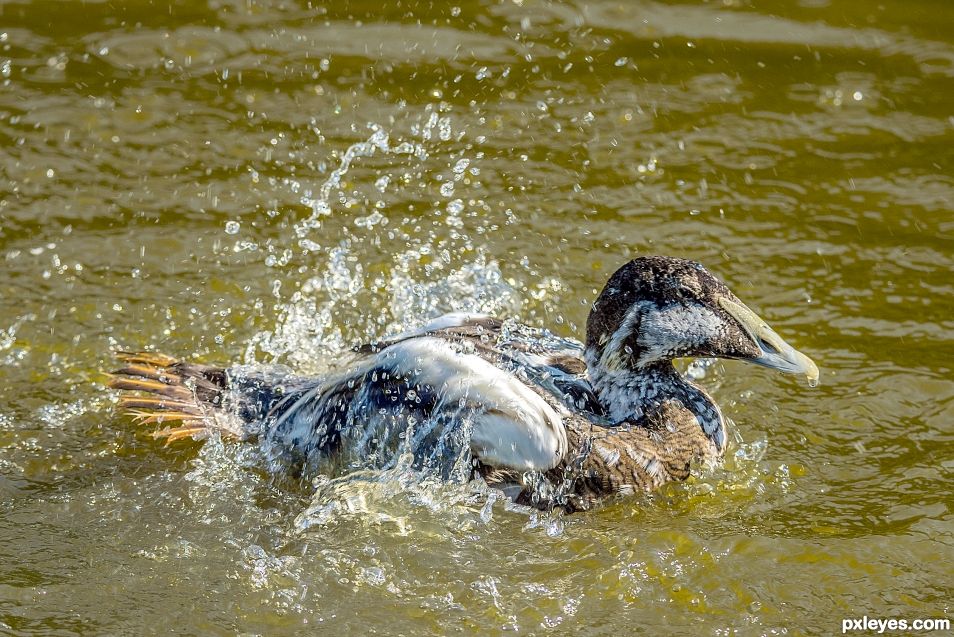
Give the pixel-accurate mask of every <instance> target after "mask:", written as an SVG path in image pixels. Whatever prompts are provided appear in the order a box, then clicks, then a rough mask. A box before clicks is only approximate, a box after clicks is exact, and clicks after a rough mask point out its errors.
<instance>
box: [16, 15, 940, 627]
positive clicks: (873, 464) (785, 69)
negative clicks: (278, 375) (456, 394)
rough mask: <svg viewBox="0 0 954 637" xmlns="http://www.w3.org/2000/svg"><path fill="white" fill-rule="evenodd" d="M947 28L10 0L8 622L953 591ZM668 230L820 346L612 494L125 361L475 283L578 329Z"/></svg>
mask: <svg viewBox="0 0 954 637" xmlns="http://www.w3.org/2000/svg"><path fill="white" fill-rule="evenodd" d="M952 34H954V9H951V8H949V7H948V6H947V5H945V4H938V3H931V2H928V1H927V0H916V1H914V2H883V3H880V4H871V3H868V2H839V3H837V4H835V3H832V4H830V5H829V4H828V3H826V2H781V1H780V2H774V3H771V5H764V3H763V4H759V5H754V6H750V5H747V4H744V3H737V2H722V3H715V2H709V3H702V4H699V5H696V4H675V3H674V4H663V3H653V2H639V3H633V4H622V3H614V2H600V1H597V2H588V3H585V4H584V3H564V4H560V5H550V4H545V3H537V2H530V1H529V0H524V1H523V2H513V1H507V2H483V3H473V2H458V3H453V4H447V5H443V4H440V3H436V4H435V5H434V6H432V7H418V6H417V5H416V3H415V4H397V3H395V4H393V5H391V6H389V7H384V8H382V7H381V6H380V3H358V2H352V3H333V4H332V5H331V6H328V7H316V6H314V5H308V4H306V3H287V2H285V3H279V2H275V3H270V2H240V3H229V2H218V1H216V2H209V3H208V4H204V5H203V4H195V3H178V4H161V5H157V4H154V3H138V2H136V3H124V4H120V5H116V4H98V3H78V2H75V3H74V2H61V3H56V4H53V3H45V2H35V3H17V2H13V3H6V4H4V5H3V6H2V8H0V136H2V139H3V150H2V151H0V168H2V174H3V181H2V182H0V183H2V184H3V185H2V190H0V261H2V264H3V273H4V276H3V277H0V362H2V367H0V369H2V372H0V373H2V379H3V382H2V383H0V494H2V498H0V630H3V631H7V632H12V633H15V634H76V633H83V634H117V633H123V634H138V633H142V632H152V631H155V630H156V627H157V626H163V627H165V626H174V627H175V629H176V630H178V631H179V632H181V633H183V634H197V633H201V634H234V633H236V632H242V633H247V634H269V635H274V634H314V633H316V632H332V631H334V632H335V633H342V631H348V632H353V633H355V634H374V633H377V634H396V633H403V634H446V633H450V632H465V633H467V632H476V631H480V632H486V633H490V634H497V633H501V632H505V631H517V632H520V633H533V634H550V633H553V634H565V633H574V634H605V633H609V632H613V633H618V634H632V633H637V634H638V633H646V634H659V633H668V632H672V631H673V630H676V631H677V632H680V633H682V634H720V635H722V634H732V633H733V632H734V633H737V634H744V635H748V634H752V635H756V634H757V635H761V634H785V633H787V634H816V633H823V634H824V633H832V632H835V631H838V630H839V629H840V625H841V619H843V618H848V617H860V616H862V615H868V616H869V617H884V618H889V617H899V618H905V617H906V618H916V617H942V616H950V615H951V613H952V609H951V607H950V600H951V599H952V598H954V595H952V592H954V582H952V579H951V577H950V563H951V559H952V557H954V550H952V545H954V525H952V513H951V507H952V498H951V490H950V484H951V479H952V471H954V465H952V461H951V457H952V455H954V454H952V452H954V436H952V432H954V430H952V425H951V423H952V422H954V378H952V374H951V367H950V350H951V342H952V333H954V323H952V320H951V316H952V315H954V312H952V310H954V302H952V300H951V299H954V294H952V292H954V288H952V283H951V276H950V273H951V271H952V265H954V263H952V262H954V249H952V248H954V216H952V213H951V201H952V195H954V181H952V178H951V174H952V168H954V161H952V160H954V156H952V155H954V151H952V150H951V149H952V148H954V144H952V141H954V139H952V137H954V135H952V127H954V120H952V119H951V111H950V103H949V102H950V100H949V96H950V86H951V78H952V75H954V35H952ZM647 253H664V254H671V255H676V256H685V257H691V258H694V259H698V260H700V261H703V262H704V263H705V264H706V265H707V266H709V267H710V269H712V270H713V271H714V272H716V273H718V274H719V275H720V276H721V277H722V278H724V279H725V280H726V281H727V282H728V283H729V284H730V286H731V287H732V288H733V290H734V291H735V292H736V293H737V294H738V295H739V296H740V297H742V298H743V299H745V300H746V301H748V302H749V303H750V304H751V305H752V306H753V307H754V308H756V309H757V310H759V312H760V313H761V314H762V316H763V317H764V318H766V319H767V320H768V322H769V323H770V324H772V325H773V327H775V328H777V329H778V331H779V332H780V333H781V334H783V335H784V336H785V337H786V339H787V340H789V341H790V342H792V343H793V344H795V345H796V346H797V347H799V348H800V349H802V350H803V351H805V352H806V353H808V354H809V355H810V356H812V357H813V358H814V359H815V360H816V362H818V363H819V366H820V368H821V371H822V375H821V378H820V383H819V385H818V387H816V388H814V389H810V388H808V387H807V386H806V385H805V383H804V382H802V381H799V380H796V379H793V378H789V377H783V376H778V375H773V374H772V373H770V372H768V371H766V370H762V369H758V368H754V367H751V366H746V365H743V364H741V363H725V362H718V363H716V364H714V365H708V364H704V365H701V366H697V367H695V368H693V370H692V373H694V374H696V375H698V376H701V381H700V382H702V383H704V384H705V385H706V386H707V387H708V388H709V390H710V391H711V392H712V393H713V394H714V395H715V397H716V399H717V400H718V401H719V403H720V405H721V407H722V409H723V411H724V412H725V414H726V415H727V416H728V417H729V418H731V419H732V421H734V423H735V426H734V428H733V431H734V435H735V439H734V440H733V442H732V445H731V446H730V450H729V453H728V455H727V458H726V462H725V464H724V465H723V466H721V467H719V468H716V469H714V470H712V471H710V472H708V473H705V474H704V475H702V476H700V477H699V478H697V479H693V480H691V481H690V482H688V483H686V484H679V485H670V486H668V487H666V488H665V489H663V490H662V491H660V492H658V493H656V494H653V495H652V496H643V497H637V498H632V499H629V500H624V501H620V502H616V503H611V504H609V505H607V506H605V507H602V508H600V509H598V510H596V511H594V512H590V513H586V514H582V515H574V516H569V517H561V516H558V515H556V516H555V515H544V514H540V513H530V512H527V511H523V510H515V509H514V508H513V507H512V506H509V505H508V504H506V503H505V502H503V501H500V500H497V501H494V500H493V496H492V495H487V494H481V493H480V492H479V491H478V492H474V491H473V490H469V489H465V488H461V487H460V486H459V485H442V484H434V483H427V482H425V483H421V482H419V481H414V480H413V479H409V478H408V476H409V474H408V473H407V472H404V471H400V470H398V471H396V472H395V473H394V474H393V475H392V476H380V475H378V476H366V475H354V476H351V477H350V478H348V479H344V480H338V481H329V482H322V483H319V484H317V485H310V484H298V483H297V482H295V481H294V480H292V479H290V478H287V477H277V478H276V477H275V476H272V475H269V474H268V473H267V472H266V471H265V470H264V468H263V464H262V463H261V458H260V457H259V455H258V454H257V452H256V450H255V449H254V448H251V447H243V446H240V445H232V444H222V443H220V442H218V441H214V440H213V441H210V442H208V443H206V444H205V445H200V444H198V443H186V444H181V445H176V446H173V447H168V448H167V447H163V446H162V444H161V443H159V442H156V441H153V440H152V439H151V438H149V437H148V436H147V435H146V432H144V431H140V430H137V428H136V427H135V426H134V425H133V424H132V423H130V422H129V421H128V420H126V419H124V418H121V417H118V416H117V415H116V414H115V413H114V400H115V399H114V397H113V396H111V395H110V394H109V393H107V392H106V391H105V390H104V387H103V382H104V377H103V376H102V371H103V370H105V369H108V368H109V365H110V364H111V363H110V361H109V358H110V351H111V350H112V349H115V348H118V347H123V348H144V347H153V348H156V349H159V350H161V351H167V352H170V353H174V354H178V355H186V356H190V357H193V358H197V359H199V360H202V361H209V362H216V361H234V362H239V363H252V362H255V361H259V362H280V363H285V364H288V365H291V366H292V367H294V368H296V369H298V370H301V371H313V372H320V371H322V370H324V369H327V367H328V365H329V363H330V361H332V360H333V358H334V356H335V354H336V353H340V352H341V351H342V350H344V349H346V348H347V347H348V346H349V345H351V344H353V343H357V342H360V341H364V340H366V339H370V338H373V337H375V336H379V335H381V334H383V333H388V332H396V331H401V330H404V329H408V328H410V327H413V326H415V325H418V324H421V323H423V322H425V321H426V320H427V319H428V318H430V317H433V316H435V315H437V314H440V313H441V312H444V311H450V310H460V311H472V310H481V311H489V312H493V313H497V314H500V315H503V316H507V317H511V316H517V317H520V318H522V319H523V320H524V321H526V322H528V323H531V324H533V325H540V326H547V327H549V328H551V329H552V330H553V331H555V332H556V333H557V334H560V335H564V336H579V335H581V332H582V329H583V325H584V322H585V318H586V312H587V311H588V307H589V303H590V302H591V301H592V300H593V298H594V297H595V294H596V292H597V291H598V289H599V288H600V287H601V286H602V284H603V283H604V281H605V279H606V277H607V276H608V275H609V273H611V272H612V271H613V270H614V269H615V268H616V267H617V266H618V265H619V264H621V263H622V262H624V261H625V260H626V259H628V258H631V257H632V256H635V255H638V254H647ZM384 478H389V479H384Z"/></svg>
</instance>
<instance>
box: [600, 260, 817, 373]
mask: <svg viewBox="0 0 954 637" xmlns="http://www.w3.org/2000/svg"><path fill="white" fill-rule="evenodd" d="M682 357H713V358H736V359H741V360H747V361H750V362H753V363H756V364H759V365H764V366H766V367H771V368H774V369H778V370H781V371H785V372H793V373H801V374H805V375H806V376H808V377H809V379H810V380H815V379H817V378H818V368H817V367H815V364H814V363H813V362H812V361H811V359H809V358H808V357H807V356H805V355H804V354H802V353H800V352H798V351H797V350H795V349H794V348H792V347H791V346H790V345H789V344H788V343H786V342H785V341H784V340H782V338H781V337H780V336H779V335H778V334H776V333H775V332H774V331H773V330H772V329H771V328H770V327H769V326H768V325H767V324H766V323H765V322H764V321H763V320H762V319H760V318H759V317H758V316H757V315H756V314H755V313H754V312H753V311H752V310H750V309H749V308H747V307H746V306H745V304H744V303H742V301H740V300H739V299H738V297H736V296H735V295H734V294H733V293H732V292H731V291H730V290H729V288H728V287H726V285H725V284H724V283H722V281H720V280H719V279H717V278H716V277H714V276H713V275H712V274H711V273H710V272H709V271H708V270H706V269H705V268H704V267H703V266H702V265H701V264H699V263H697V262H695V261H689V260H686V259H676V258H672V257H663V256H649V257H640V258H638V259H633V260H632V261H630V262H629V263H627V264H626V265H624V266H623V267H621V268H620V269H619V270H617V271H616V272H615V273H614V274H613V276H611V277H610V279H609V281H608V282H607V284H606V286H605V287H604V288H603V291H602V292H601V293H600V295H599V297H598V298H597V299H596V302H595V303H594V304H593V309H592V310H591V311H590V316H589V319H588V320H587V323H586V361H587V365H588V367H589V368H590V372H591V374H593V373H594V372H596V373H597V375H599V374H602V373H606V372H617V371H625V370H638V369H641V368H646V367H648V366H651V365H653V364H655V363H658V362H663V361H671V360H672V359H674V358H682Z"/></svg>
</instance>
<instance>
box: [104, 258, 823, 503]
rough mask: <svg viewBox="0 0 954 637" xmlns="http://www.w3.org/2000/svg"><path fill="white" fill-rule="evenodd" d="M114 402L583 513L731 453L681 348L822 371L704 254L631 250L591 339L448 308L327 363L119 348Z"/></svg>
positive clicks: (332, 462) (322, 464) (170, 425)
mask: <svg viewBox="0 0 954 637" xmlns="http://www.w3.org/2000/svg"><path fill="white" fill-rule="evenodd" d="M116 355H117V357H118V359H119V360H120V363H121V366H120V367H119V368H118V369H116V370H114V371H113V372H112V373H111V374H110V376H109V380H108V386H109V387H111V388H113V389H115V390H120V391H121V392H122V393H121V396H120V398H119V400H118V404H119V406H120V408H122V409H123V410H124V411H125V412H126V413H128V414H129V415H130V416H132V417H133V418H134V419H136V420H137V421H138V422H140V423H142V424H149V423H154V424H158V425H159V426H160V427H161V428H159V429H158V430H155V431H153V432H152V435H153V436H154V437H156V438H159V439H164V440H165V441H166V443H167V444H169V443H174V442H176V441H179V440H182V439H187V438H195V439H203V438H207V437H209V436H210V435H215V434H218V435H219V436H221V437H222V438H224V439H234V440H237V441H243V442H248V443H258V444H260V445H261V447H262V449H263V450H264V451H265V452H266V456H267V458H268V459H269V466H270V467H271V468H272V469H273V470H274V471H287V472H290V473H291V474H293V475H296V476H299V477H301V478H305V477H308V476H316V475H318V474H321V475H328V476H340V475H345V474H347V473H348V472H354V471H361V470H369V469H387V468H391V467H394V466H396V465H397V464H398V463H399V462H404V463H407V464H409V465H411V466H412V467H413V468H414V469H416V470H421V471H428V472H431V473H436V474H439V475H440V476H441V478H442V479H447V480H454V479H457V480H461V481H465V482H466V481H470V480H479V481H481V482H483V483H486V485H487V486H489V487H491V488H494V489H498V490H499V491H502V492H503V493H504V494H505V495H506V496H507V497H509V498H510V499H512V500H513V501H515V502H517V503H520V504H525V505H528V506H531V507H535V508H538V509H545V510H549V509H557V508H559V509H563V510H564V511H567V512H573V511H580V510H585V509H589V508H591V507H592V506H594V505H595V504H596V503H598V502H600V501H602V500H605V499H607V498H609V497H613V496H626V495H629V494H635V493H638V492H649V491H653V490H655V489H657V488H659V487H660V486H661V485H663V484H665V483H667V482H670V481H681V480H685V479H687V478H688V477H689V475H690V473H691V471H693V470H694V469H693V468H694V467H699V466H703V467H705V466H712V465H714V464H716V463H718V461H719V460H720V459H721V458H722V457H723V455H724V454H725V451H726V446H727V442H728V436H727V429H726V427H727V423H726V418H725V416H723V414H722V411H721V410H720V409H719V406H718V405H717V404H716V402H715V401H714V400H713V398H712V396H711V395H710V394H709V393H708V392H707V391H706V390H705V389H704V388H703V387H701V386H700V385H698V384H696V383H694V382H693V381H692V380H691V379H690V378H687V377H686V376H685V375H683V374H682V373H680V372H679V371H678V370H677V368H676V366H675V365H674V363H673V361H674V360H676V359H685V358H719V359H734V360H741V361H747V362H750V363H754V364H756V365H760V366H764V367H767V368H771V369H775V370H778V371H781V372H785V373H793V374H802V375H804V376H806V377H807V378H808V379H809V383H810V384H814V383H815V382H817V379H818V375H819V372H818V367H817V366H816V365H815V363H814V362H813V361H812V360H811V359H810V358H809V357H808V356H806V355H805V354H803V353H801V352H799V351H798V350H796V349H795V348H794V347H792V346H791V345H789V344H788V343H787V342H786V341H785V340H783V339H782V337H781V336H779V335H778V334H777V333H776V332H775V331H774V330H773V329H772V328H771V327H769V325H768V324H767V323H766V322H765V321H764V320H762V319H761V318H760V317H759V316H758V315H757V314H756V313H755V312H754V311H752V310H751V309H750V308H749V307H748V306H746V305H745V304H744V303H743V302H742V301H741V300H739V298H738V297H737V296H735V294H733V293H732V292H731V291H730V290H729V288H728V286H727V285H726V284H725V283H723V282H722V281H721V280H719V279H718V278H717V277H716V276H715V275H713V274H712V273H710V272H709V270H707V269H706V268H705V267H704V266H703V265H702V264H700V263H698V262H696V261H692V260H687V259H681V258H675V257H669V256H641V257H638V258H635V259H633V260H631V261H629V262H628V263H626V264H625V265H623V266H622V267H620V268H619V269H618V270H616V272H615V273H614V274H613V275H612V276H611V277H610V278H609V280H608V281H607V283H606V285H605V286H604V287H603V289H602V291H601V292H600V294H599V295H598V296H597V298H596V300H595V301H594V302H593V304H592V306H591V309H590V312H589V316H588V318H587V322H586V333H585V342H583V343H580V342H579V341H577V340H575V339H572V338H566V337H562V336H558V335H556V334H554V333H552V332H550V331H549V330H546V329H543V328H538V327H531V326H528V325H524V324H522V323H520V322H518V321H516V320H515V319H506V320H502V319H500V318H497V317H493V316H489V315H484V314H469V313H452V314H447V315H444V316H441V317H439V318H437V319H435V320H433V321H431V322H429V323H427V324H425V325H424V326H422V327H421V328H419V329H416V330H413V331H408V332H405V333H401V334H397V335H394V336H391V337H388V338H384V339H382V340H380V341H376V342H371V343H368V344H364V345H361V346H358V347H355V348H353V349H352V350H350V351H348V352H347V353H346V354H344V355H342V357H341V359H340V360H337V361H334V363H332V364H328V365H327V366H328V368H329V370H330V371H328V372H327V373H323V374H320V375H317V376H308V375H299V374H296V373H295V372H294V371H293V370H290V369H288V368H286V367H283V366H278V365H272V366H248V365H233V366H218V365H206V364H200V363H195V362H188V361H183V360H179V359H177V358H174V357H171V356H167V355H164V354H159V353H155V352H143V351H139V352H137V351H121V352H117V353H116Z"/></svg>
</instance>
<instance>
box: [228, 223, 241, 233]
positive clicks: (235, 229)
mask: <svg viewBox="0 0 954 637" xmlns="http://www.w3.org/2000/svg"><path fill="white" fill-rule="evenodd" d="M241 228H242V224H240V223H239V222H238V221H226V222H225V234H238V233H239V230H241Z"/></svg>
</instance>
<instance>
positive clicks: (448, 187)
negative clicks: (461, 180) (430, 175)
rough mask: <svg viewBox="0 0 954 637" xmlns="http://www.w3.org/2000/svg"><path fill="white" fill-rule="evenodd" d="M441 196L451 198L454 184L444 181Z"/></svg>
mask: <svg viewBox="0 0 954 637" xmlns="http://www.w3.org/2000/svg"><path fill="white" fill-rule="evenodd" d="M441 195H443V196H444V197H452V196H453V195H454V182H453V181H445V182H444V183H443V184H441Z"/></svg>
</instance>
